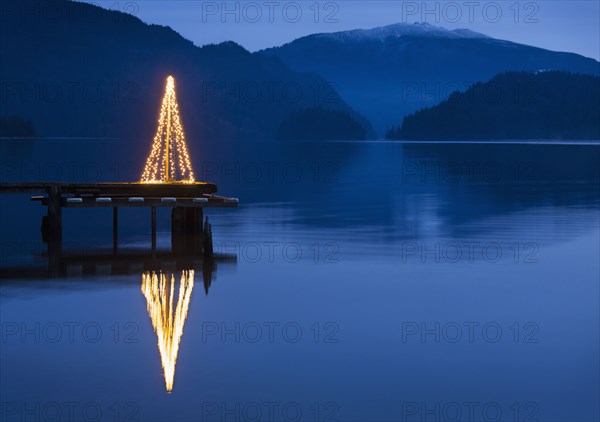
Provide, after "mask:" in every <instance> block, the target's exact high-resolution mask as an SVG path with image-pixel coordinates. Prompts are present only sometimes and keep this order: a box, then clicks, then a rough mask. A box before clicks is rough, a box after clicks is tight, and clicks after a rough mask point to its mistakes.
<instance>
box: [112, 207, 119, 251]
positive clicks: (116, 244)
mask: <svg viewBox="0 0 600 422" xmlns="http://www.w3.org/2000/svg"><path fill="white" fill-rule="evenodd" d="M118 252H119V209H118V208H117V207H114V208H113V254H114V255H117V253H118Z"/></svg>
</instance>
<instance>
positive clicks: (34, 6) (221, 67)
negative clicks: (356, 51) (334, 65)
mask: <svg viewBox="0 0 600 422" xmlns="http://www.w3.org/2000/svg"><path fill="white" fill-rule="evenodd" d="M0 8H2V9H1V10H0V12H1V15H0V16H2V17H3V18H2V23H1V24H0V51H1V53H2V54H1V55H0V68H1V69H2V72H1V74H0V82H1V83H2V87H3V95H2V99H1V100H2V110H0V117H3V116H10V115H16V116H21V117H22V118H24V119H25V120H28V121H31V122H32V123H33V125H34V126H35V128H36V130H37V132H38V134H39V135H40V136H42V137H47V136H68V137H77V136H93V137H121V138H128V139H136V140H139V142H140V143H143V144H144V145H145V146H147V145H149V143H148V142H149V141H150V140H151V139H152V136H153V134H154V131H155V130H156V118H157V116H158V111H159V106H160V100H161V97H162V95H163V90H164V86H165V85H164V84H165V78H166V77H167V75H169V74H172V75H173V76H174V77H175V80H176V87H177V95H178V101H179V103H180V110H181V113H182V119H183V125H184V128H185V130H186V132H187V134H188V137H189V138H190V142H191V143H192V144H193V143H195V142H211V141H213V140H219V139H239V140H244V141H251V140H275V139H276V136H277V132H278V129H279V126H280V125H281V124H282V123H283V122H284V121H285V120H286V119H287V118H289V116H291V115H292V114H293V113H295V112H297V111H298V110H302V109H304V108H308V107H323V108H324V109H331V110H335V111H340V112H344V113H347V114H348V115H349V116H350V117H351V120H352V119H354V120H356V121H359V122H360V124H361V125H362V126H363V127H364V128H365V129H366V130H367V131H368V130H370V128H369V124H368V122H367V121H366V120H364V119H363V118H362V117H361V116H359V115H358V114H357V113H355V112H354V111H353V110H352V109H351V108H350V107H349V106H348V105H347V104H346V103H345V102H344V101H343V100H341V98H340V97H339V95H338V94H337V93H336V92H335V89H333V88H332V87H331V85H330V84H329V83H328V82H327V81H325V80H324V79H323V78H321V77H319V76H317V75H307V74H301V73H298V72H295V71H293V70H291V69H290V68H289V67H288V66H287V65H285V64H284V63H282V62H281V61H280V60H278V59H277V58H272V57H265V56H264V55H257V54H252V53H250V52H248V51H246V50H245V49H244V48H242V47H241V46H239V45H237V44H235V43H234V42H225V43H222V44H219V45H207V46H203V47H197V46H195V45H194V44H193V43H192V42H191V41H189V40H186V39H185V38H183V37H182V36H181V35H180V34H178V33H177V32H175V31H173V30H172V29H171V28H169V27H164V26H159V25H148V24H145V23H144V22H142V21H141V20H140V19H138V18H137V17H134V16H131V15H129V14H126V13H121V12H117V11H112V10H106V9H103V8H100V7H98V6H94V5H91V4H87V3H79V2H71V1H66V0H24V1H22V2H4V1H3V2H0ZM317 89H318V90H319V93H321V95H317V94H316V93H315V91H316V90H317ZM323 93H325V94H326V95H323Z"/></svg>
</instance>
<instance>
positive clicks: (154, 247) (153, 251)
mask: <svg viewBox="0 0 600 422" xmlns="http://www.w3.org/2000/svg"><path fill="white" fill-rule="evenodd" d="M151 214H152V223H151V224H152V256H154V255H155V254H156V207H152V211H151Z"/></svg>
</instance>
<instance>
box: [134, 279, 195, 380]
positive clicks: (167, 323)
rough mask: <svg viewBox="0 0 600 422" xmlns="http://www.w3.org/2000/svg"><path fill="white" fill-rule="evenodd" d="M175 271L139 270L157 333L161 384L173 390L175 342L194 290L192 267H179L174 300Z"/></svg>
mask: <svg viewBox="0 0 600 422" xmlns="http://www.w3.org/2000/svg"><path fill="white" fill-rule="evenodd" d="M176 284H177V283H176V281H175V275H174V274H162V273H158V274H157V273H156V272H145V273H143V274H142V293H143V294H144V297H145V298H146V302H147V303H148V315H149V316H150V319H151V320H152V326H153V327H154V332H155V333H156V336H157V337H158V350H159V352H160V360H161V362H162V367H163V371H164V376H165V388H166V389H167V391H171V390H173V379H174V377H175V365H176V364H177V355H178V354H179V343H180V342H181V336H182V335H183V327H184V325H185V320H186V318H187V314H188V309H189V307H190V299H191V297H192V291H193V290H194V271H193V270H190V271H182V272H181V278H180V280H179V285H178V288H177V292H178V293H177V302H176V303H175V304H174V300H175V290H176V289H175V286H176Z"/></svg>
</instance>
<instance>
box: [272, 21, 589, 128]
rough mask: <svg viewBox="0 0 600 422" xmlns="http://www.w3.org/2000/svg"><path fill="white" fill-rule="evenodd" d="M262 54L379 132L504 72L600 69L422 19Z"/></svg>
mask: <svg viewBox="0 0 600 422" xmlns="http://www.w3.org/2000/svg"><path fill="white" fill-rule="evenodd" d="M260 53H261V54H264V55H267V56H274V57H278V58H280V59H281V60H282V61H283V62H285V63H286V64H288V65H289V66H290V67H291V68H292V69H294V70H296V71H299V72H311V73H315V74H318V75H321V76H322V77H324V78H325V79H327V80H328V81H329V82H331V83H332V84H333V85H334V86H335V87H336V90H337V91H338V92H339V93H340V95H341V96H342V98H343V99H344V100H345V101H347V102H348V103H349V104H350V105H351V106H352V107H354V108H355V109H356V110H357V111H359V112H360V113H361V114H363V115H364V116H366V117H367V118H368V119H369V120H370V121H371V122H372V123H373V125H374V127H375V129H376V130H377V131H378V133H379V134H380V135H383V133H384V132H385V130H386V129H387V128H389V127H391V126H393V125H396V124H398V122H399V121H401V120H402V118H403V117H404V116H406V115H408V114H411V113H414V112H415V111H417V110H419V109H422V108H424V107H430V106H433V105H435V104H438V103H439V102H441V101H443V100H445V99H446V98H447V97H448V96H449V95H450V94H451V93H452V92H454V91H456V90H457V89H462V90H464V89H467V88H468V87H469V86H470V85H472V84H474V83H476V82H481V81H487V80H489V79H491V78H492V77H494V76H495V75H497V74H500V73H503V72H509V71H524V72H536V71H540V70H557V71H568V72H574V73H583V74H592V75H598V74H600V63H599V62H598V61H596V60H594V59H591V58H587V57H583V56H580V55H577V54H573V53H562V52H554V51H549V50H544V49H542V48H537V47H531V46H527V45H523V44H518V43H514V42H510V41H504V40H498V39H494V38H491V37H488V36H485V35H483V34H478V33H476V32H472V31H470V30H466V29H461V30H448V29H445V28H439V27H436V26H433V25H429V24H423V23H421V24H396V25H390V26H386V27H380V28H374V29H369V30H352V31H345V32H337V33H331V34H314V35H309V36H307V37H303V38H299V39H297V40H295V41H292V42H290V43H287V44H284V45H282V46H280V47H273V48H269V49H266V50H262V51H261V52H260Z"/></svg>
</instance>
